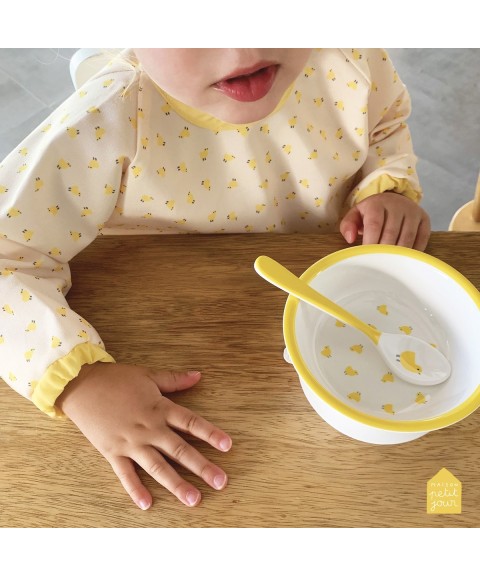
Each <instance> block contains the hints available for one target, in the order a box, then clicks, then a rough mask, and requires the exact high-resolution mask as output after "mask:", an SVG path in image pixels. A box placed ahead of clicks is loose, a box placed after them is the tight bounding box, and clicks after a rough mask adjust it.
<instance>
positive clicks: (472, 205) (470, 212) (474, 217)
mask: <svg viewBox="0 0 480 577" xmlns="http://www.w3.org/2000/svg"><path fill="white" fill-rule="evenodd" d="M448 230H450V231H473V232H480V173H479V175H478V180H477V186H476V188H475V196H474V198H473V200H471V201H470V202H467V204H464V205H463V206H462V207H460V208H459V209H458V210H457V212H456V213H455V214H454V215H453V218H452V220H451V221H450V225H449V226H448Z"/></svg>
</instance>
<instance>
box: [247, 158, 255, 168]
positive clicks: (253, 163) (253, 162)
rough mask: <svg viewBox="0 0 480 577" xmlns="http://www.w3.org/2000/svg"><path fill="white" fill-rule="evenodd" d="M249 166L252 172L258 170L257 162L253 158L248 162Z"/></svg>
mask: <svg viewBox="0 0 480 577" xmlns="http://www.w3.org/2000/svg"><path fill="white" fill-rule="evenodd" d="M247 166H248V167H249V168H251V169H252V170H256V169H257V161H256V160H255V159H253V158H251V159H249V160H247Z"/></svg>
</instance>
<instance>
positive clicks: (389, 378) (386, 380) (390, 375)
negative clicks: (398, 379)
mask: <svg viewBox="0 0 480 577" xmlns="http://www.w3.org/2000/svg"><path fill="white" fill-rule="evenodd" d="M381 380H382V383H393V382H394V380H395V378H394V376H393V373H391V372H390V371H389V372H388V373H385V374H384V375H383V377H382V379H381Z"/></svg>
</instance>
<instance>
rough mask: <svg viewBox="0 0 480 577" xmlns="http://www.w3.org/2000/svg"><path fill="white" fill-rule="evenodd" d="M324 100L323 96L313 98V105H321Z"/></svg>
mask: <svg viewBox="0 0 480 577" xmlns="http://www.w3.org/2000/svg"><path fill="white" fill-rule="evenodd" d="M324 102H325V99H324V98H323V96H322V97H321V98H314V99H313V103H314V104H315V106H318V107H320V106H322V104H323V103H324Z"/></svg>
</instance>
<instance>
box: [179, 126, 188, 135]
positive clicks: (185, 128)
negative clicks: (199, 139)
mask: <svg viewBox="0 0 480 577" xmlns="http://www.w3.org/2000/svg"><path fill="white" fill-rule="evenodd" d="M189 136H190V130H189V128H188V126H184V127H183V130H182V131H181V132H180V134H179V135H178V138H188V137H189Z"/></svg>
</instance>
